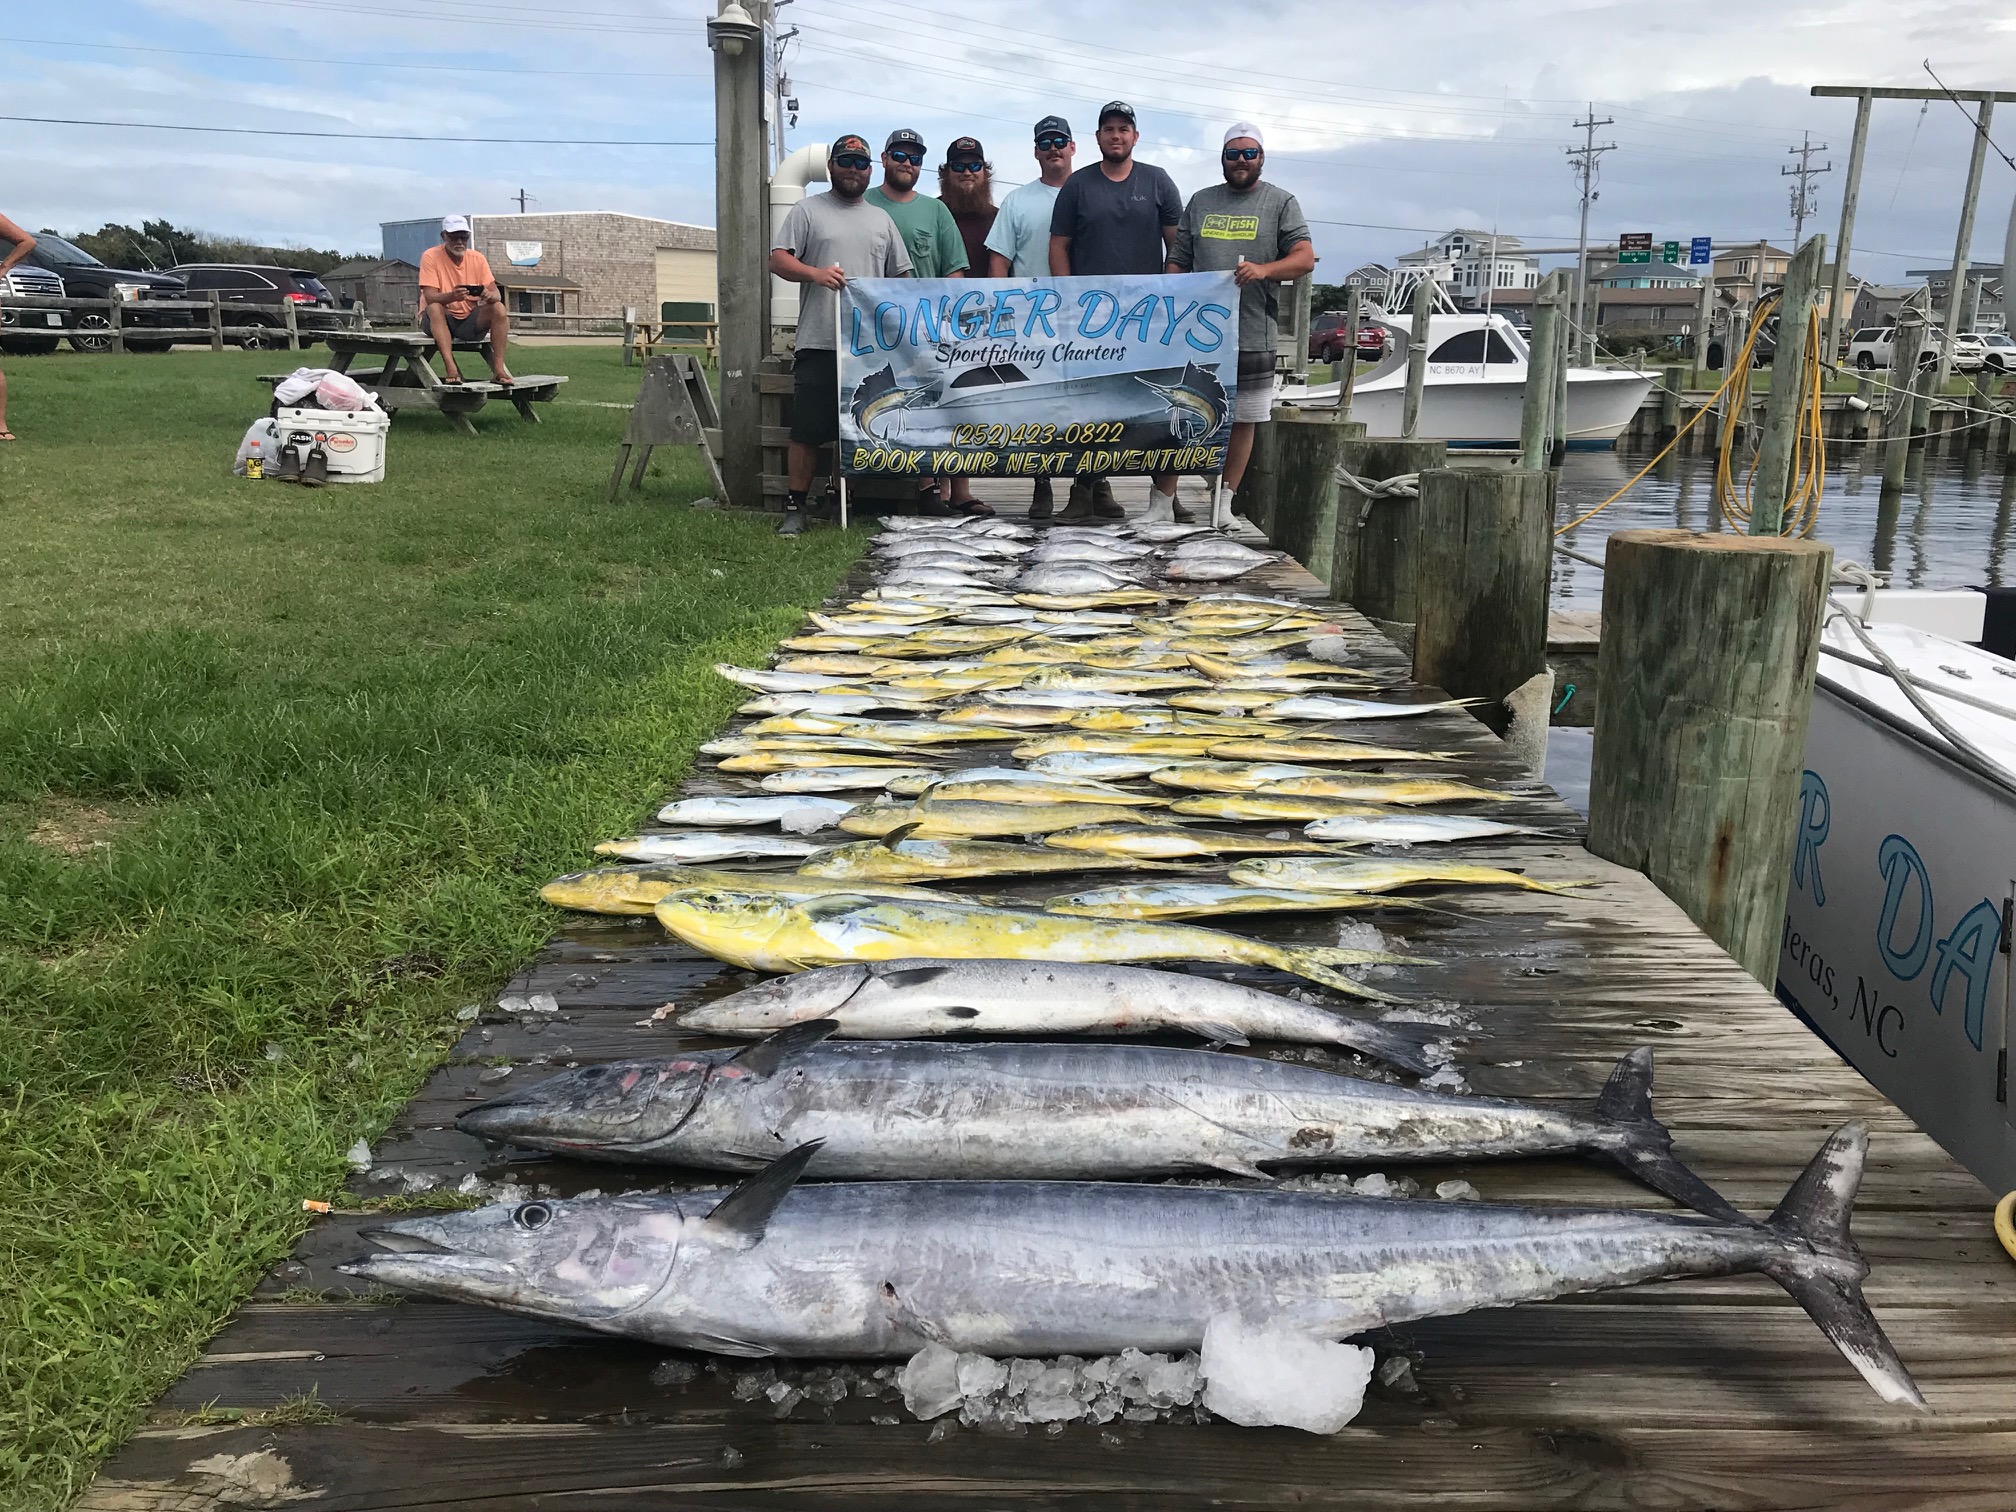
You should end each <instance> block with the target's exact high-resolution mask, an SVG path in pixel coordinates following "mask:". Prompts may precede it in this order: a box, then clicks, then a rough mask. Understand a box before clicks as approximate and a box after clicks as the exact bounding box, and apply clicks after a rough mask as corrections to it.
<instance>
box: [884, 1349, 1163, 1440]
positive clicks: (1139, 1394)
mask: <svg viewBox="0 0 2016 1512" xmlns="http://www.w3.org/2000/svg"><path fill="white" fill-rule="evenodd" d="M896 1380H897V1384H898V1385H899V1386H900V1387H901V1388H902V1391H903V1405H904V1406H906V1407H908V1408H909V1409H910V1411H911V1412H912V1413H914V1414H915V1415H916V1416H917V1417H920V1418H927V1419H928V1418H937V1417H943V1416H945V1415H946V1414H947V1413H950V1412H952V1411H954V1410H956V1411H957V1412H958V1413H959V1419H960V1421H961V1422H963V1423H965V1424H967V1425H968V1426H978V1425H983V1424H989V1423H1000V1424H1006V1423H1057V1424H1062V1423H1070V1422H1077V1421H1080V1420H1085V1421H1090V1422H1095V1423H1110V1422H1112V1421H1113V1419H1115V1418H1124V1419H1126V1420H1128V1421H1129V1422H1136V1423H1148V1422H1154V1421H1155V1420H1156V1419H1158V1418H1161V1419H1166V1418H1168V1417H1170V1416H1171V1415H1172V1414H1174V1413H1175V1412H1176V1411H1177V1410H1178V1409H1183V1408H1187V1409H1190V1413H1189V1415H1191V1416H1193V1417H1194V1416H1195V1403H1196V1401H1197V1394H1198V1391H1199V1388H1200V1385H1201V1382H1200V1380H1199V1376H1198V1358H1197V1356H1196V1354H1194V1353H1189V1354H1182V1355H1175V1356H1171V1355H1165V1354H1144V1353H1143V1352H1142V1351H1140V1350H1138V1349H1123V1350H1122V1351H1120V1353H1119V1354H1117V1355H1102V1356H1100V1357H1099V1358H1097V1359H1094V1360H1086V1359H1081V1358H1080V1357H1078V1356H1077V1355H1059V1356H1058V1357H1057V1358H1056V1359H1054V1360H996V1359H991V1358H989V1357H988V1356H986V1355H980V1354H960V1353H958V1352H956V1351H954V1350H951V1349H947V1348H946V1347H945V1346H944V1345H942V1344H927V1345H925V1346H924V1347H923V1348H922V1349H920V1350H918V1351H917V1353H916V1354H914V1355H912V1356H911V1357H910V1359H909V1361H908V1362H907V1363H906V1364H905V1365H904V1366H903V1369H902V1372H901V1374H899V1375H898V1376H897V1378H896Z"/></svg>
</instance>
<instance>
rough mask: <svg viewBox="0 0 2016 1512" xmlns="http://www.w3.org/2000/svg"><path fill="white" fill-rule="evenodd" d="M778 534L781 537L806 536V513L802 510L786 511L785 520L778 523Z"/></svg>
mask: <svg viewBox="0 0 2016 1512" xmlns="http://www.w3.org/2000/svg"><path fill="white" fill-rule="evenodd" d="M777 534H779V535H780V536H797V535H803V534H805V511H804V510H802V509H787V510H785V511H784V518H783V519H782V520H780V521H779V522H778V525H777Z"/></svg>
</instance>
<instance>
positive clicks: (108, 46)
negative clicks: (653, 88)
mask: <svg viewBox="0 0 2016 1512" xmlns="http://www.w3.org/2000/svg"><path fill="white" fill-rule="evenodd" d="M0 42H13V43H17V44H19V45H21V46H24V47H78V48H84V49H87V50H89V51H91V52H133V53H159V54H162V55H163V56H166V57H174V58H209V59H213V60H216V61H219V62H234V63H304V64H308V65H311V66H314V67H321V68H398V69H405V70H408V71H413V72H419V73H460V74H505V75H509V76H512V77H514V78H541V79H711V78H713V77H714V76H713V75H712V74H700V73H658V72H652V71H646V72H633V73H614V72H611V71H610V70H609V69H606V68H483V67H479V66H478V65H476V64H473V63H394V62H390V61H387V60H383V59H378V58H290V57H284V56H281V55H279V54H275V53H228V52H212V51H210V50H209V49H208V48H200V47H144V46H141V45H140V44H138V43H133V42H58V41H56V40H55V39H53V38H50V37H0Z"/></svg>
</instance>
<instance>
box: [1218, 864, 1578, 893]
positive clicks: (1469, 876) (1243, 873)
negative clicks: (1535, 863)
mask: <svg viewBox="0 0 2016 1512" xmlns="http://www.w3.org/2000/svg"><path fill="white" fill-rule="evenodd" d="M1228 875H1230V877H1231V878H1232V880H1233V881H1234V882H1241V883H1245V884H1247V885H1249V886H1252V887H1292V888H1296V889H1299V890H1302V891H1306V892H1356V893H1378V892H1392V891H1394V890H1396V889H1398V888H1402V887H1516V888H1521V889H1524V890H1525V891H1527V892H1544V893H1561V894H1564V895H1568V896H1572V895H1573V889H1575V888H1578V887H1593V886H1595V885H1596V884H1595V883H1593V882H1558V883H1557V882H1536V881H1534V880H1533V879H1532V878H1531V877H1527V876H1523V875H1521V874H1520V873H1518V872H1515V871H1506V870H1504V869H1503V868H1502V867H1496V866H1464V865H1461V864H1460V863H1450V864H1448V865H1439V866H1438V865H1437V864H1435V863H1434V862H1432V861H1346V860H1341V859H1340V860H1328V859H1324V858H1321V857H1313V856H1312V857H1302V858H1295V859H1279V860H1263V861H1241V862H1240V863H1239V864H1238V865H1237V866H1235V867H1233V868H1232V870H1231V872H1230V873H1229V874H1228Z"/></svg>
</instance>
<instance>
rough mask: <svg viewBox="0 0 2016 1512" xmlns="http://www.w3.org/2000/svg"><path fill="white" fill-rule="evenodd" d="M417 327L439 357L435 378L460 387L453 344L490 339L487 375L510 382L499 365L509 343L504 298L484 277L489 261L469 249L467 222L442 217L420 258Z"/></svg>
mask: <svg viewBox="0 0 2016 1512" xmlns="http://www.w3.org/2000/svg"><path fill="white" fill-rule="evenodd" d="M420 322H421V325H422V327H423V328H424V329H425V330H426V331H427V333H428V334H429V335H430V336H432V337H433V338H434V345H435V346H436V347H437V348H439V350H440V352H441V376H442V378H443V380H445V381H446V382H448V383H460V382H461V381H462V370H461V369H460V368H458V367H457V366H456V365H455V343H456V342H458V341H459V342H462V343H463V344H464V345H470V344H473V343H476V342H480V341H482V339H483V338H484V337H485V336H488V337H489V338H490V376H491V377H493V378H495V379H496V380H497V381H498V382H499V383H509V382H511V370H510V369H509V368H507V367H505V366H504V346H505V343H507V342H508V341H510V339H511V317H510V316H508V315H506V314H505V313H504V296H503V295H502V294H499V293H498V292H497V280H496V279H494V278H492V277H491V276H490V260H489V259H488V258H487V257H485V256H484V255H483V254H482V253H481V252H478V251H476V250H475V249H474V248H472V247H471V246H470V245H469V217H468V216H466V215H450V216H444V217H443V218H442V221H441V245H440V246H438V247H429V248H428V249H427V250H426V251H425V252H422V253H421V254H420Z"/></svg>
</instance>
